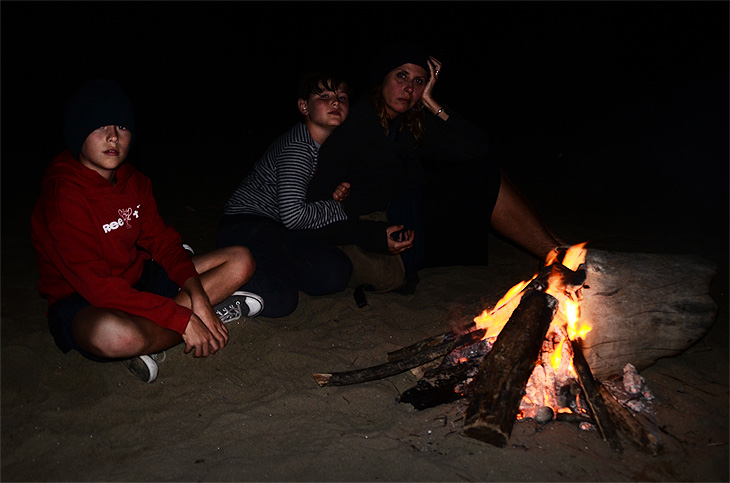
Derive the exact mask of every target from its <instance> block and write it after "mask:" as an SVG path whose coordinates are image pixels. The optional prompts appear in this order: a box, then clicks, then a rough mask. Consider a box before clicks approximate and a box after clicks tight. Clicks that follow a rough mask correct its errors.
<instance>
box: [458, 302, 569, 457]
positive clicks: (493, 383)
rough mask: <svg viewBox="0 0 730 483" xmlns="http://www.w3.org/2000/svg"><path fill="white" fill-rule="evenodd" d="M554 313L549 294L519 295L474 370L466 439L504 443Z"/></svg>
mask: <svg viewBox="0 0 730 483" xmlns="http://www.w3.org/2000/svg"><path fill="white" fill-rule="evenodd" d="M557 308H558V301H557V299H556V298H554V297H553V296H551V295H548V294H546V293H544V292H540V291H537V290H528V291H527V292H525V293H524V295H523V296H522V300H521V301H520V305H519V306H518V307H517V308H516V309H515V311H514V312H513V313H512V316H511V317H510V318H509V321H508V322H507V324H505V326H504V328H502V331H501V332H500V333H499V337H497V341H496V342H495V343H494V346H493V347H492V349H491V350H490V351H489V352H488V353H487V355H486V356H485V357H484V359H483V360H482V363H481V365H480V366H479V373H478V374H477V377H476V381H475V383H474V389H473V394H472V398H471V401H470V403H469V406H468V408H467V410H466V413H465V418H464V434H465V435H466V436H469V437H471V438H475V439H478V440H481V441H484V442H485V443H489V444H492V445H494V446H498V447H503V446H504V445H505V444H507V441H508V439H509V437H510V435H511V434H512V428H513V427H514V424H515V421H516V418H517V413H518V412H519V410H520V401H522V396H524V394H525V385H526V384H527V380H528V379H529V378H530V375H531V374H532V371H533V370H534V369H535V361H536V360H537V358H538V355H539V354H540V349H541V347H542V344H543V341H544V339H545V334H546V333H547V331H548V329H549V328H550V323H551V322H552V320H553V317H554V316H555V311H556V310H557Z"/></svg>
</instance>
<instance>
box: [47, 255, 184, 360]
mask: <svg viewBox="0 0 730 483" xmlns="http://www.w3.org/2000/svg"><path fill="white" fill-rule="evenodd" d="M133 287H134V288H135V289H136V290H139V291H140V292H150V293H153V294H157V295H162V296H163V297H169V298H173V297H174V296H175V295H177V293H178V292H179V291H180V287H179V286H178V285H177V284H176V283H175V282H173V281H172V280H170V278H169V277H168V276H167V272H165V269H164V268H162V267H161V266H159V265H158V264H157V263H156V262H155V261H153V260H147V261H146V262H145V264H144V269H143V270H142V276H141V277H140V279H139V280H138V281H137V283H135V284H134V286H133ZM87 305H91V304H90V303H89V302H88V301H87V300H86V299H85V298H83V297H82V296H81V295H79V294H77V293H75V294H73V295H70V296H68V297H66V298H65V299H62V300H59V301H57V302H54V303H53V304H52V305H51V306H50V307H48V328H49V329H50V330H51V334H52V335H53V339H54V340H55V342H56V346H58V348H59V349H61V351H62V352H63V353H64V354H66V353H68V352H70V351H71V349H75V350H77V351H78V352H79V353H80V354H81V355H83V356H84V357H86V358H88V359H91V360H93V361H97V362H108V361H109V359H105V358H102V357H99V356H95V355H93V354H89V353H88V352H86V351H85V350H83V349H82V348H81V347H79V345H78V344H77V343H76V340H75V339H74V337H73V331H72V330H71V326H72V324H73V320H74V318H75V317H76V314H78V312H79V310H81V309H83V308H84V307H86V306H87Z"/></svg>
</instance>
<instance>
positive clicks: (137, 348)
mask: <svg viewBox="0 0 730 483" xmlns="http://www.w3.org/2000/svg"><path fill="white" fill-rule="evenodd" d="M72 331H73V336H74V339H75V340H76V343H77V344H79V346H80V347H81V348H82V349H84V350H85V351H87V352H89V353H91V354H94V355H96V356H99V357H105V358H109V359H127V358H130V357H136V356H139V355H143V354H154V353H157V352H162V351H163V350H165V349H169V348H170V347H173V346H176V345H178V344H179V343H181V342H182V341H183V339H182V336H181V335H180V334H178V333H177V332H175V331H173V330H170V329H166V328H164V327H162V326H159V325H157V324H156V323H154V322H152V321H151V320H149V319H145V318H144V317H139V316H136V315H130V314H127V313H125V312H122V311H120V310H111V309H100V308H97V307H92V306H87V307H84V308H83V309H81V310H79V312H78V314H76V317H74V320H73V328H72Z"/></svg>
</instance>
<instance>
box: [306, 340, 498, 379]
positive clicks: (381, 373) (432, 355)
mask: <svg viewBox="0 0 730 483" xmlns="http://www.w3.org/2000/svg"><path fill="white" fill-rule="evenodd" d="M485 332H486V331H485V330H484V329H480V330H475V331H472V332H469V333H467V334H464V335H463V336H460V337H455V338H446V337H444V340H442V341H441V342H440V343H436V344H435V345H433V344H432V345H430V346H428V348H427V349H423V350H421V351H420V352H415V353H413V354H410V355H408V356H407V357H404V358H401V359H398V360H395V361H392V362H386V363H385V364H380V365H377V366H373V367H367V368H364V369H356V370H353V371H345V372H333V373H315V374H314V379H315V380H316V381H317V384H319V385H320V387H322V386H346V385H349V384H359V383H362V382H368V381H374V380H377V379H384V378H386V377H390V376H394V375H396V374H400V373H402V372H405V371H407V370H409V369H413V368H414V367H418V366H420V365H423V364H425V363H427V362H430V361H432V360H434V359H437V358H439V357H442V356H444V355H446V354H448V353H449V352H451V351H452V350H454V349H455V348H456V347H459V346H461V345H470V344H473V343H474V342H477V341H479V340H480V339H481V338H482V337H484V334H485Z"/></svg>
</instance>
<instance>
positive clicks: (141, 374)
mask: <svg viewBox="0 0 730 483" xmlns="http://www.w3.org/2000/svg"><path fill="white" fill-rule="evenodd" d="M124 365H125V366H127V369H129V372H131V373H132V374H134V375H135V376H137V377H138V378H139V379H141V380H142V382H152V381H154V380H155V379H157V373H158V372H159V369H158V367H157V363H156V362H155V361H154V359H152V357H151V356H147V355H144V356H139V357H132V358H131V359H127V360H125V361H124Z"/></svg>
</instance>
